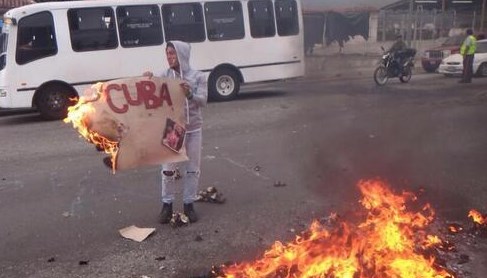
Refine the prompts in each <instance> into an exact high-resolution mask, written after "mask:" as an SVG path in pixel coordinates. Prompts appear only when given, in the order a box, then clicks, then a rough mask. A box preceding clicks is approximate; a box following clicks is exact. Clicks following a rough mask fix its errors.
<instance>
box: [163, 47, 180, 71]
mask: <svg viewBox="0 0 487 278" xmlns="http://www.w3.org/2000/svg"><path fill="white" fill-rule="evenodd" d="M166 58H167V63H168V64H169V67H170V68H172V69H176V70H179V61H178V55H177V52H176V49H174V47H167V48H166Z"/></svg>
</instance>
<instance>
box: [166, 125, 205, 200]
mask: <svg viewBox="0 0 487 278" xmlns="http://www.w3.org/2000/svg"><path fill="white" fill-rule="evenodd" d="M201 143H202V134H201V129H199V130H197V131H192V132H187V133H186V138H185V143H184V144H185V146H186V154H187V156H188V158H189V160H187V161H183V162H177V163H167V164H163V165H162V170H161V176H162V202H164V203H172V202H173V201H174V196H175V194H176V185H177V184H178V183H179V182H182V184H183V202H184V203H185V204H190V203H192V202H194V201H195V200H196V194H197V193H198V185H199V180H200V164H201ZM171 174H172V175H171Z"/></svg>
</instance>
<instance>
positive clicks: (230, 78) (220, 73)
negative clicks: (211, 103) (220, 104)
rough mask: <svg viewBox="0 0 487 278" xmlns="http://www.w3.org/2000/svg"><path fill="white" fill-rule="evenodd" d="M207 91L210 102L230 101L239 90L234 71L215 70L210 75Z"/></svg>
mask: <svg viewBox="0 0 487 278" xmlns="http://www.w3.org/2000/svg"><path fill="white" fill-rule="evenodd" d="M208 90H209V93H210V95H209V97H210V99H212V100H217V101H226V100H232V99H234V98H235V97H236V96H237V94H238V91H239V90H240V81H239V79H238V77H237V74H236V73H235V71H233V70H230V69H226V68H222V69H217V70H216V71H214V72H212V73H211V75H210V78H209V82H208Z"/></svg>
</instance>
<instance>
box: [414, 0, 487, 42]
mask: <svg viewBox="0 0 487 278" xmlns="http://www.w3.org/2000/svg"><path fill="white" fill-rule="evenodd" d="M484 1H485V0H484ZM413 11H414V0H409V13H408V20H407V26H406V36H407V44H408V46H409V47H411V37H412V35H413V32H412V30H411V27H412V25H413Z"/></svg>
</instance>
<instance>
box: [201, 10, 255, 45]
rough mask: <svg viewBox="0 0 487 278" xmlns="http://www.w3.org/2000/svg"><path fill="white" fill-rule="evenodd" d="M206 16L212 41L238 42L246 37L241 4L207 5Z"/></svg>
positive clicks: (209, 36)
mask: <svg viewBox="0 0 487 278" xmlns="http://www.w3.org/2000/svg"><path fill="white" fill-rule="evenodd" d="M205 16H206V28H207V29H208V30H207V31H208V39H209V40H210V41H223V40H237V39H242V38H243V37H244V36H245V30H244V23H243V14H242V4H241V3H240V2H237V1H231V2H209V3H206V4H205Z"/></svg>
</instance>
